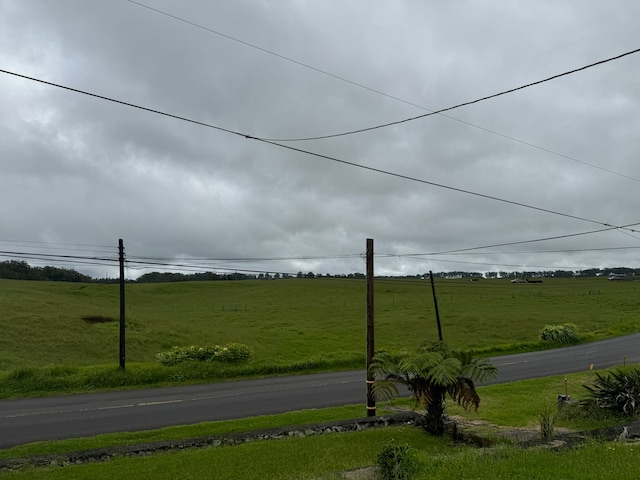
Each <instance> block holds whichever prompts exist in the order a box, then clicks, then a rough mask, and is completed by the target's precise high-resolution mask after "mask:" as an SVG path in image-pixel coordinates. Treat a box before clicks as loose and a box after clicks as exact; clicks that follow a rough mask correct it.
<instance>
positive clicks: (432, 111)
mask: <svg viewBox="0 0 640 480" xmlns="http://www.w3.org/2000/svg"><path fill="white" fill-rule="evenodd" d="M128 1H129V3H132V4H134V5H138V6H140V7H142V8H146V9H147V10H150V11H152V12H155V13H158V14H160V15H164V16H166V17H168V18H172V19H174V20H177V21H179V22H182V23H185V24H187V25H190V26H192V27H196V28H199V29H201V30H205V31H207V32H209V33H213V34H215V35H218V36H221V37H224V38H226V39H228V40H232V41H234V42H237V43H240V44H242V45H245V46H247V47H250V48H253V49H256V50H259V51H261V52H263V53H266V54H269V55H273V56H274V57H277V58H279V59H281V60H285V61H287V62H291V63H294V64H296V65H298V66H301V67H304V68H308V69H309V70H313V71H314V72H317V73H320V74H322V75H326V76H329V77H331V78H334V79H336V80H340V81H342V82H345V83H348V84H351V85H353V86H355V87H358V88H362V89H364V90H368V91H369V92H372V93H375V94H377V95H382V96H383V97H387V98H390V99H392V100H396V101H398V102H402V103H405V104H407V105H411V106H413V107H416V108H419V109H421V110H426V111H428V112H430V115H436V114H437V115H439V116H442V117H445V118H448V119H449V120H454V121H456V122H459V123H462V124H464V125H468V126H470V127H474V128H477V129H480V130H482V131H484V132H487V133H491V134H493V135H498V136H500V137H502V138H506V139H507V140H511V141H514V142H518V143H520V144H522V145H526V146H528V147H531V148H536V149H538V150H541V151H543V152H546V153H550V154H552V155H556V156H558V157H561V158H565V159H567V160H571V161H573V162H577V163H580V164H582V165H586V166H588V167H592V168H596V169H598V170H601V171H603V172H607V173H610V174H612V175H617V176H619V177H623V178H626V179H628V180H633V181H634V182H640V179H638V178H634V177H631V176H629V175H625V174H623V173H620V172H616V171H613V170H610V169H607V168H604V167H601V166H599V165H594V164H592V163H589V162H585V161H583V160H579V159H577V158H575V157H572V156H569V155H565V154H562V153H558V152H555V151H553V150H550V149H548V148H545V147H541V146H539V145H535V144H533V143H530V142H527V141H524V140H521V139H518V138H515V137H512V136H510V135H506V134H504V133H500V132H497V131H495V130H491V129H489V128H486V127H482V126H480V125H477V124H474V123H471V122H468V121H465V120H461V119H459V118H456V117H452V116H451V115H446V114H444V113H443V111H434V110H432V109H430V108H427V107H424V106H422V105H418V104H417V103H414V102H410V101H408V100H404V99H402V98H400V97H396V96H394V95H391V94H388V93H385V92H382V91H380V90H376V89H375V88H371V87H368V86H366V85H363V84H362V83H358V82H355V81H353V80H349V79H348V78H345V77H342V76H340V75H336V74H334V73H331V72H328V71H326V70H323V69H321V68H318V67H314V66H312V65H309V64H307V63H304V62H301V61H298V60H295V59H293V58H290V57H287V56H285V55H282V54H280V53H277V52H274V51H272V50H268V49H266V48H263V47H260V46H258V45H255V44H252V43H249V42H246V41H244V40H240V39H239V38H236V37H232V36H231V35H227V34H224V33H222V32H219V31H217V30H214V29H212V28H209V27H205V26H204V25H201V24H198V23H196V22H193V21H190V20H187V19H185V18H182V17H179V16H177V15H173V14H171V13H168V12H166V11H163V10H160V9H158V8H154V7H151V6H149V5H145V4H143V3H140V2H136V1H134V0H128ZM275 141H278V140H275Z"/></svg>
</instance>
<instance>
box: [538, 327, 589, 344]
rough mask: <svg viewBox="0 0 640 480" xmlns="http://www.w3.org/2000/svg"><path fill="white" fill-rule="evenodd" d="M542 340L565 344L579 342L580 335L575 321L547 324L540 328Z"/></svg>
mask: <svg viewBox="0 0 640 480" xmlns="http://www.w3.org/2000/svg"><path fill="white" fill-rule="evenodd" d="M540 340H541V341H542V342H546V343H557V344H563V345H564V344H572V343H578V342H579V341H580V337H579V336H578V332H577V331H576V326H575V325H574V324H573V323H563V324H562V325H546V326H545V327H544V328H543V329H542V330H540Z"/></svg>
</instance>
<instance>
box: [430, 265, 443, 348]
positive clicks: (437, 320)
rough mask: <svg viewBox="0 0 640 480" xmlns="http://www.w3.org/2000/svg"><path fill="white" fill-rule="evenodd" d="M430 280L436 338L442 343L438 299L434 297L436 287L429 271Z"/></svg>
mask: <svg viewBox="0 0 640 480" xmlns="http://www.w3.org/2000/svg"><path fill="white" fill-rule="evenodd" d="M429 278H430V279H431V293H432V294H433V305H434V307H435V309H436V322H438V338H439V339H440V341H442V325H441V324H440V312H439V311H438V297H436V286H435V285H434V283H433V272H432V271H431V270H429Z"/></svg>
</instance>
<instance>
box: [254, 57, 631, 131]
mask: <svg viewBox="0 0 640 480" xmlns="http://www.w3.org/2000/svg"><path fill="white" fill-rule="evenodd" d="M638 52H640V48H637V49H635V50H631V51H629V52H625V53H622V54H620V55H616V56H615V57H610V58H607V59H604V60H600V61H597V62H594V63H591V64H589V65H585V66H583V67H580V68H575V69H573V70H569V71H567V72H563V73H559V74H557V75H553V76H551V77H548V78H545V79H542V80H537V81H535V82H531V83H527V84H525V85H521V86H519V87H515V88H510V89H509V90H504V91H502V92H499V93H494V94H493V95H488V96H486V97H482V98H478V99H476V100H471V101H468V102H464V103H459V104H457V105H454V106H452V107H447V108H442V109H440V110H436V111H433V112H430V113H425V114H423V115H418V116H416V117H410V118H405V119H404V120H397V121H395V122H388V123H383V124H380V125H374V126H373V127H367V128H360V129H358V130H350V131H347V132H341V133H334V134H331V135H320V136H316V137H304V138H265V139H264V140H271V141H273V142H304V141H308V140H323V139H326V138H336V137H344V136H346V135H354V134H356V133H363V132H369V131H371V130H377V129H380V128H385V127H390V126H392V125H399V124H401V123H407V122H411V121H414V120H418V119H420V118H425V117H430V116H432V115H437V114H439V113H442V112H448V111H450V110H455V109H456V108H460V107H466V106H468V105H473V104H474V103H480V102H484V101H485V100H489V99H491V98H496V97H500V96H503V95H507V94H509V93H513V92H517V91H518V90H524V89H525V88H529V87H533V86H535V85H540V84H541V83H545V82H549V81H551V80H555V79H556V78H560V77H564V76H567V75H571V74H574V73H577V72H580V71H583V70H586V69H588V68H592V67H595V66H597V65H602V64H604V63H608V62H612V61H614V60H619V59H621V58H623V57H626V56H628V55H633V54H634V53H638Z"/></svg>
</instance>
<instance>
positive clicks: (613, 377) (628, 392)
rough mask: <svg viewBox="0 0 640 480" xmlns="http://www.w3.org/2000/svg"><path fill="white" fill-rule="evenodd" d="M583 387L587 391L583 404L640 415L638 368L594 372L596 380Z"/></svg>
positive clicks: (625, 413)
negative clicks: (604, 372) (605, 372)
mask: <svg viewBox="0 0 640 480" xmlns="http://www.w3.org/2000/svg"><path fill="white" fill-rule="evenodd" d="M584 388H586V389H587V391H588V392H589V393H588V394H587V398H585V399H584V401H583V403H584V404H586V405H588V406H589V405H590V406H593V405H596V406H598V407H599V408H602V409H605V410H611V411H614V412H617V413H621V414H624V415H627V416H635V417H638V416H640V369H639V368H628V369H618V370H615V371H611V372H609V373H607V374H600V373H598V372H596V380H595V381H594V382H593V384H592V385H584Z"/></svg>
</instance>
